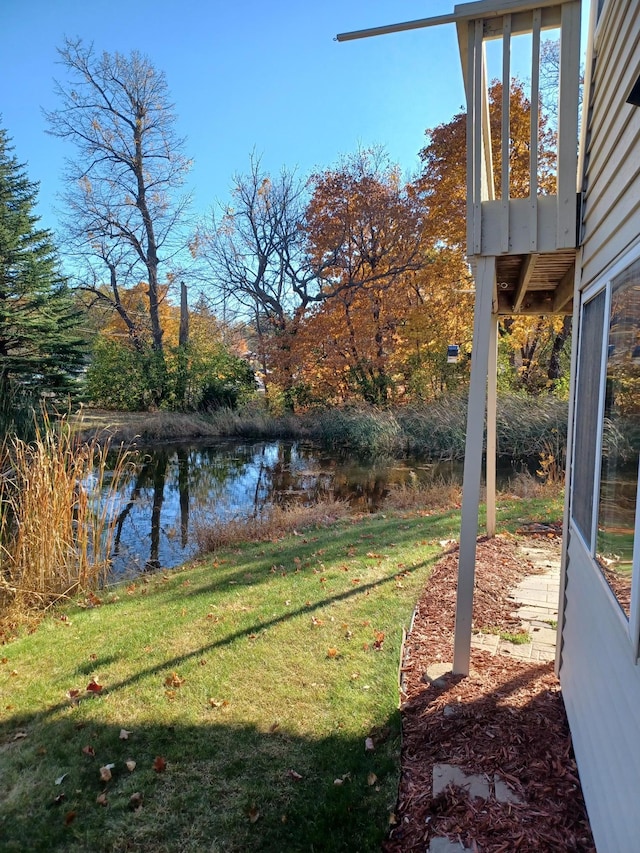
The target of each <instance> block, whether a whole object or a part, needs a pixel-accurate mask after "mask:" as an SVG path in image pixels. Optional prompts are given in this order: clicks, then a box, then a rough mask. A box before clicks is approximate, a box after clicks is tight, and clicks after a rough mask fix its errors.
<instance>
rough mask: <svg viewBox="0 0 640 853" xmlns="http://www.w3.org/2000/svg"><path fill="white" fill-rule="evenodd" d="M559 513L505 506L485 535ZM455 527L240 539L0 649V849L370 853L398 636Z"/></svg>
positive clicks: (551, 505) (386, 783)
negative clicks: (233, 545)
mask: <svg viewBox="0 0 640 853" xmlns="http://www.w3.org/2000/svg"><path fill="white" fill-rule="evenodd" d="M559 500H560V499H559V498H556V499H555V500H546V501H545V500H540V499H538V500H534V501H508V502H501V503H500V504H499V517H500V519H501V522H502V523H501V528H502V529H504V528H505V526H506V527H507V528H508V527H511V528H515V527H517V525H518V522H519V521H521V520H529V519H532V518H534V519H536V520H543V521H544V520H547V519H557V518H558V516H559V514H561V505H560V502H559ZM458 527H459V514H458V512H457V511H450V512H443V513H439V514H430V515H428V514H426V513H405V514H394V513H389V514H386V515H382V514H379V515H376V516H370V517H366V518H359V519H357V520H346V521H341V522H338V523H336V524H334V525H332V526H331V527H328V528H317V529H313V530H309V531H305V532H304V533H302V534H295V535H292V536H290V537H287V538H285V539H281V540H278V541H273V542H266V543H265V542H261V543H253V544H245V545H242V546H239V547H237V548H233V549H229V550H226V551H224V552H219V553H217V554H216V556H215V557H210V558H207V559H206V560H204V561H201V562H197V563H194V564H191V565H188V566H185V567H183V568H182V569H179V570H175V571H172V572H166V573H164V574H158V575H150V576H147V577H144V578H141V579H140V580H138V581H137V582H136V583H135V584H131V585H129V586H121V587H117V588H115V589H114V590H112V591H107V592H105V593H104V595H102V596H101V599H102V600H101V601H94V602H90V601H89V602H84V606H77V605H73V606H69V607H68V608H67V609H66V610H64V611H60V610H59V611H57V612H55V613H53V614H52V615H51V616H50V617H48V618H47V619H46V620H45V621H44V622H43V623H42V624H41V625H40V627H39V628H38V629H37V630H36V631H35V632H34V633H32V634H29V635H25V636H20V637H18V638H17V639H15V640H14V641H13V642H11V643H9V644H8V645H6V646H4V647H2V648H0V850H2V851H14V850H15V851H23V850H34V851H35V850H42V851H45V850H46V851H51V850H65V851H76V850H91V851H107V850H108V851H125V850H127V851H131V850H134V851H154V853H155V851H204V850H206V851H252V850H261V851H262V850H264V851H268V850H273V851H296V850H305V851H313V850H315V851H339V850H344V851H373V850H377V849H379V847H380V843H381V841H382V839H383V837H384V835H385V832H386V829H387V826H388V822H389V817H390V814H391V813H392V812H393V809H394V804H395V800H396V794H397V786H398V775H399V755H400V725H399V724H400V720H399V712H398V665H399V656H400V648H401V642H402V629H403V626H408V624H409V620H410V617H411V613H412V610H413V607H414V604H415V601H416V599H417V597H418V594H419V592H420V590H421V589H422V588H423V586H424V584H425V582H426V580H427V578H428V575H429V571H430V569H431V567H432V565H433V564H434V562H435V561H436V560H437V559H438V557H439V555H440V552H441V545H440V542H441V540H443V539H449V538H455V537H457V535H458ZM91 604H92V605H93V606H88V605H91ZM368 739H370V740H368ZM370 747H373V748H370ZM134 762H135V764H134Z"/></svg>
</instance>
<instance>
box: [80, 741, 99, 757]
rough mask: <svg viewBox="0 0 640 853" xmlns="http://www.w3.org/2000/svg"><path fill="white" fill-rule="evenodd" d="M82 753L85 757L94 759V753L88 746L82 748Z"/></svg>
mask: <svg viewBox="0 0 640 853" xmlns="http://www.w3.org/2000/svg"><path fill="white" fill-rule="evenodd" d="M82 751H83V752H84V754H85V755H89V756H90V757H91V758H95V757H96V751H95V749H94V748H93V747H92V746H90V744H87V745H86V746H83V747H82Z"/></svg>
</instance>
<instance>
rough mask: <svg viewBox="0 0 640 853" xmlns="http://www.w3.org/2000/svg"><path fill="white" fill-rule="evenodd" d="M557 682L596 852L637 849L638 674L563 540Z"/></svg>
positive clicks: (606, 598) (621, 625)
mask: <svg viewBox="0 0 640 853" xmlns="http://www.w3.org/2000/svg"><path fill="white" fill-rule="evenodd" d="M566 601H567V604H566V609H565V625H564V630H563V652H562V667H561V670H560V678H561V682H562V691H563V696H564V701H565V705H566V708H567V715H568V718H569V724H570V726H571V735H572V738H573V745H574V749H575V753H576V759H577V762H578V769H579V771H580V781H581V783H582V789H583V792H584V797H585V801H586V804H587V809H588V812H589V818H590V821H591V826H592V830H593V834H594V839H595V842H596V846H597V849H598V850H599V851H602V853H631V851H635V850H639V849H640V840H639V839H640V808H639V807H638V790H639V786H640V748H639V739H640V668H639V667H638V666H636V662H635V660H634V657H633V654H632V644H631V641H630V638H629V633H628V630H627V623H626V619H625V618H624V617H623V615H622V611H621V610H620V608H619V606H618V605H617V603H616V602H615V600H614V598H613V595H612V594H611V592H610V591H609V588H608V587H607V585H606V582H605V581H604V579H603V577H602V575H601V574H600V572H599V571H598V570H597V569H596V568H595V566H594V564H593V561H592V560H591V558H590V557H589V556H588V554H587V553H586V551H585V549H584V546H583V544H582V541H581V540H580V537H579V534H576V533H573V534H572V535H571V538H570V545H569V554H568V565H567V585H566Z"/></svg>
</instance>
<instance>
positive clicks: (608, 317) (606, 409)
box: [360, 0, 640, 853]
mask: <svg viewBox="0 0 640 853" xmlns="http://www.w3.org/2000/svg"><path fill="white" fill-rule="evenodd" d="M580 12H581V3H580V2H578V0H537V2H529V0H481V2H475V3H465V4H463V5H459V6H456V7H455V10H454V12H453V14H452V15H444V16H440V17H439V18H432V19H425V20H423V21H418V22H410V23H409V24H399V25H392V26H390V27H387V28H379V29H377V30H370V31H362V33H360V35H375V34H380V33H382V32H391V31H399V30H403V29H410V28H414V27H416V26H421V27H422V26H432V25H435V24H442V23H455V24H456V27H457V30H458V40H459V46H460V56H461V60H462V69H463V74H464V80H465V88H466V95H467V114H468V124H467V134H468V135H467V223H468V229H467V253H468V257H469V262H470V264H471V266H472V269H473V271H474V277H475V281H476V306H475V321H474V343H473V358H472V371H471V385H470V395H469V417H468V427H467V444H466V456H465V474H464V496H463V506H462V528H461V536H460V570H459V579H458V600H457V611H456V639H455V650H454V670H455V671H456V672H459V673H462V674H466V673H468V670H469V661H470V642H471V608H472V601H473V585H474V562H475V549H476V539H477V533H478V504H479V498H480V480H481V473H482V471H481V468H482V455H483V439H484V435H483V434H484V419H485V418H484V416H485V413H486V415H487V420H486V423H487V427H486V429H487V470H486V478H487V528H488V532H489V533H490V534H492V533H493V532H494V531H495V394H496V390H495V389H496V330H497V324H498V320H499V318H500V316H501V315H514V314H519V313H533V314H549V313H565V314H566V313H571V314H572V315H573V328H574V334H573V357H572V382H571V389H572V390H571V399H570V405H569V431H568V434H569V444H568V466H567V489H566V500H565V519H564V536H563V555H562V589H561V601H560V619H559V625H558V658H557V669H558V672H559V676H560V680H561V684H562V690H563V695H564V701H565V705H566V708H567V714H568V718H569V723H570V726H571V732H572V736H573V743H574V748H575V753H576V758H577V762H578V769H579V772H580V780H581V783H582V788H583V792H584V796H585V800H586V804H587V809H588V812H589V818H590V821H591V825H592V829H593V835H594V838H595V842H596V845H597V848H598V850H599V851H602V853H633V851H638V850H640V800H639V793H640V664H639V661H638V655H639V651H640V649H639V637H640V501H638V499H637V495H638V462H639V455H640V453H639V451H640V0H592V8H591V11H590V20H589V46H588V53H587V60H586V79H585V86H584V103H583V120H582V132H581V142H580V153H579V157H578V153H577V145H576V140H577V113H578V77H579V42H580ZM546 30H555V31H556V33H554V35H555V34H557V35H559V38H560V82H559V102H558V151H557V154H558V165H557V181H556V188H555V192H554V193H553V194H551V195H541V194H540V192H539V190H538V186H537V179H536V173H537V154H536V150H537V145H536V140H537V127H536V123H535V122H532V127H531V138H530V146H529V147H530V192H529V197H528V198H526V199H523V198H518V199H515V198H511V196H510V193H509V177H510V176H509V166H508V164H509V156H508V154H509V136H510V134H509V109H508V90H509V86H508V85H506V86H503V90H504V92H505V100H504V102H503V123H502V133H501V140H500V145H501V157H500V161H501V172H500V181H499V182H498V181H497V180H496V170H495V169H494V164H493V163H492V155H491V146H490V145H489V144H488V141H489V139H490V129H489V123H488V103H487V82H488V81H487V78H488V71H487V65H486V56H487V45H486V43H487V42H488V41H493V40H497V39H501V40H502V51H501V56H502V79H503V81H509V79H510V77H511V68H510V61H511V52H512V51H511V46H512V39H513V37H514V36H516V35H519V34H527V36H528V38H529V39H530V44H531V102H532V103H533V104H537V103H538V94H539V82H540V73H539V71H540V65H539V56H540V41H541V34H542V33H543V32H544V31H546ZM496 186H500V192H499V193H496V191H495V187H496Z"/></svg>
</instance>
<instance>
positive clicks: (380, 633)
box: [373, 631, 384, 651]
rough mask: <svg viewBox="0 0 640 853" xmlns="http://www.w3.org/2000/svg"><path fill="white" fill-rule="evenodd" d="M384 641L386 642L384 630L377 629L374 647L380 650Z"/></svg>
mask: <svg viewBox="0 0 640 853" xmlns="http://www.w3.org/2000/svg"><path fill="white" fill-rule="evenodd" d="M383 643H384V631H376V632H375V642H374V644H373V648H374V649H376V651H380V649H381V648H382V644H383Z"/></svg>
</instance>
